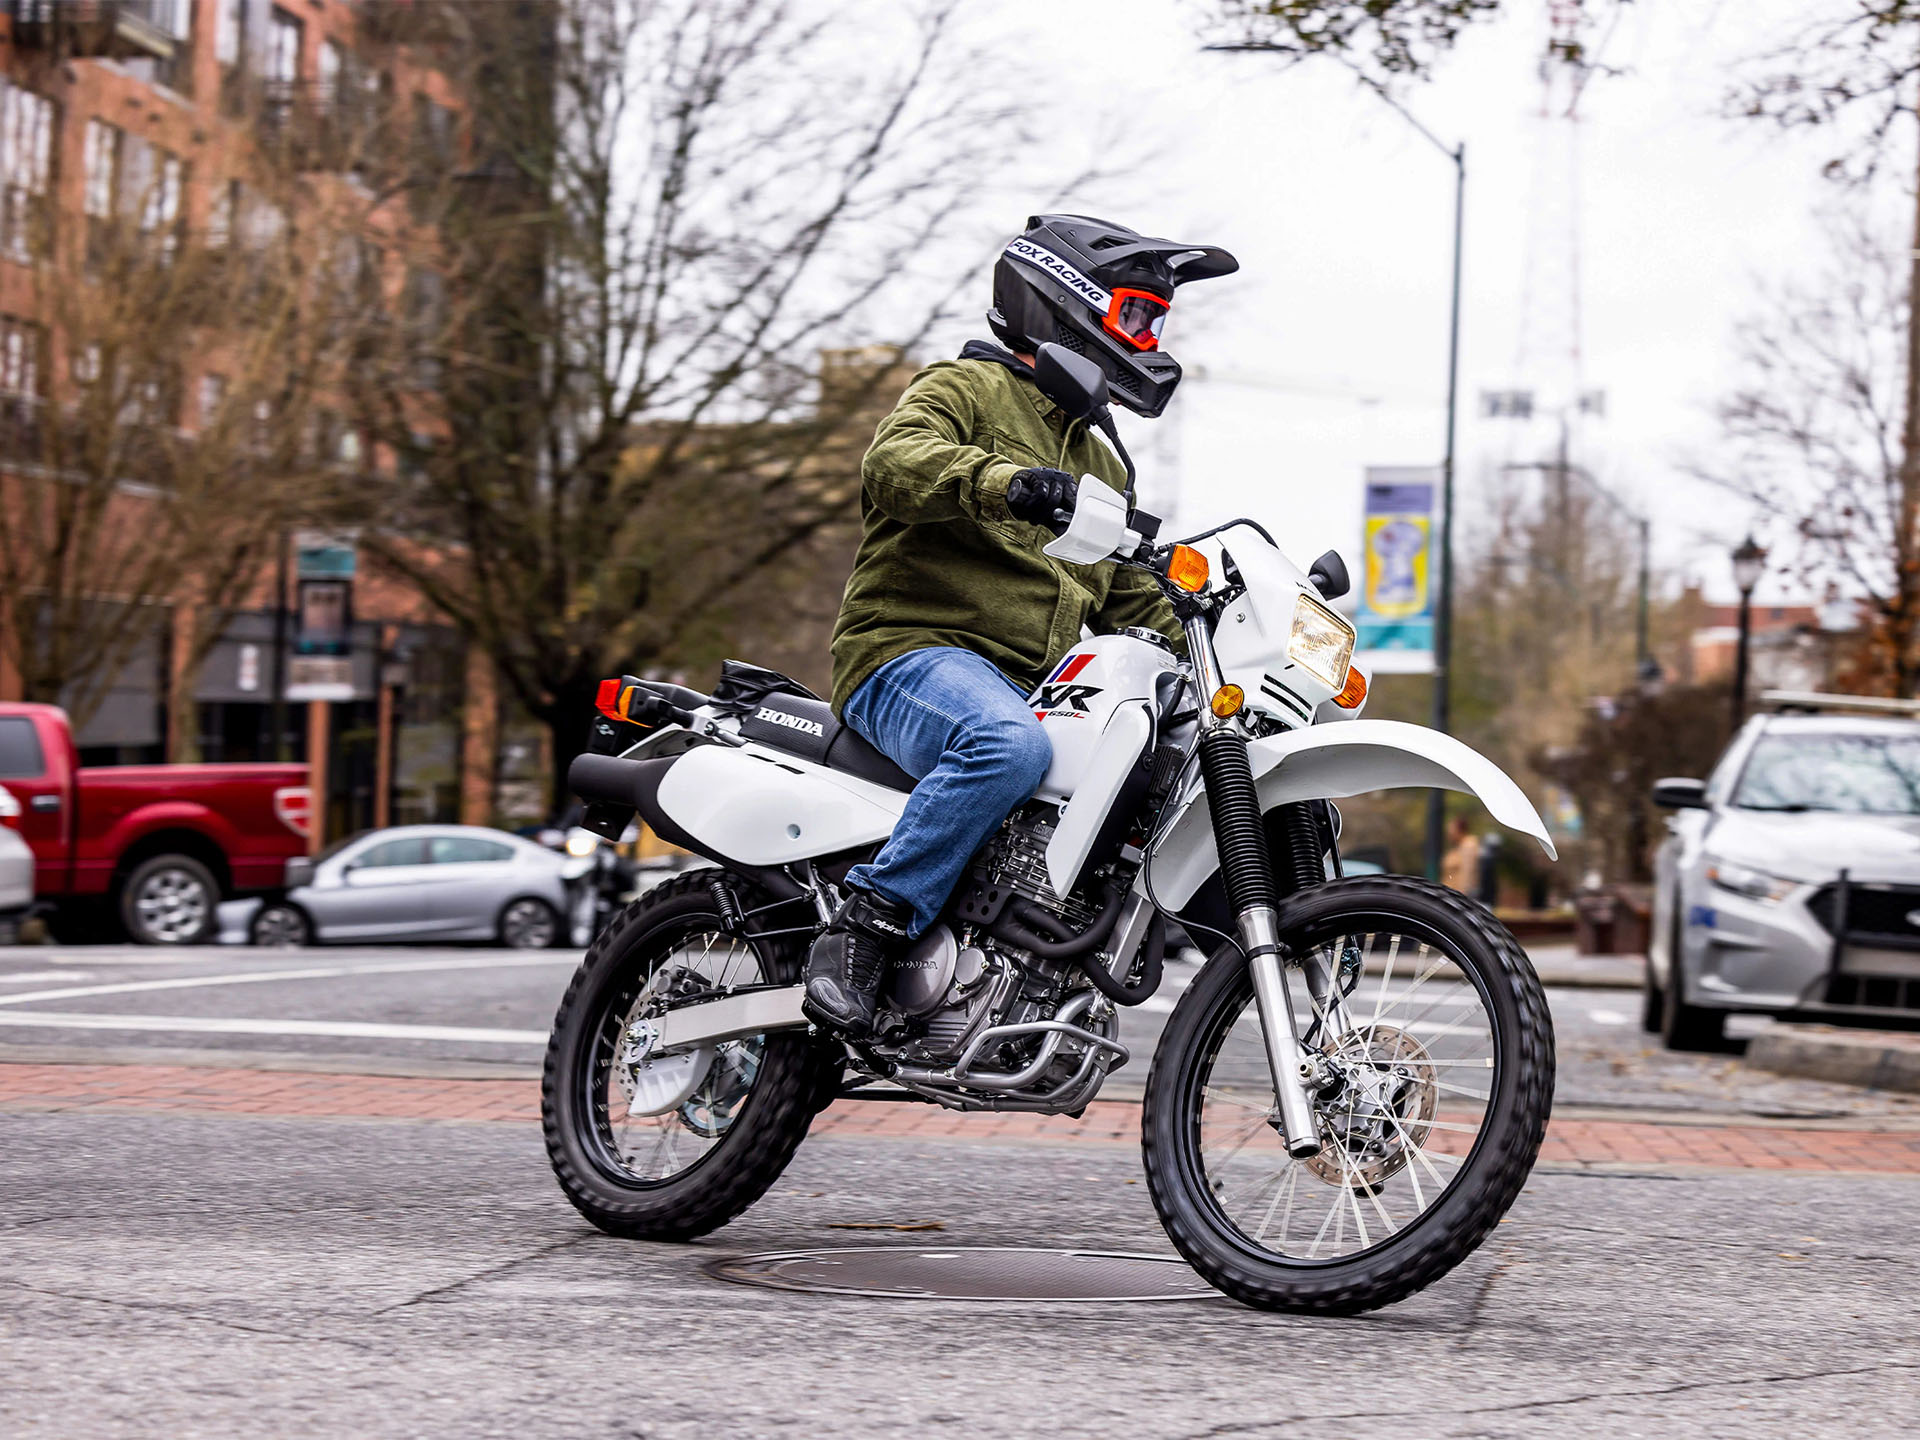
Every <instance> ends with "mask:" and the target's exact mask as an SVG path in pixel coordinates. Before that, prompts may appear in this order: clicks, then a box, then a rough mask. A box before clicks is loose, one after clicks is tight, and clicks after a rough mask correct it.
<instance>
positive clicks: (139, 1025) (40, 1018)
mask: <svg viewBox="0 0 1920 1440" xmlns="http://www.w3.org/2000/svg"><path fill="white" fill-rule="evenodd" d="M6 1025H18V1026H22V1027H25V1028H28V1029H34V1028H41V1027H44V1028H46V1029H49V1030H162V1031H166V1030H173V1031H187V1032H194V1033H198V1034H206V1035H324V1036H331V1037H334V1038H340V1039H350V1040H452V1041H469V1042H475V1043H479V1044H483V1045H544V1044H546V1043H547V1032H546V1031H544V1030H484V1029H479V1028H477V1027H473V1026H466V1025H382V1024H374V1023H370V1022H365V1021H359V1020H243V1019H231V1018H228V1017H226V1016H217V1015H82V1014H74V1013H71V1012H68V1011H61V1010H27V1011H21V1012H18V1013H15V1014H5V1015H0V1026H6Z"/></svg>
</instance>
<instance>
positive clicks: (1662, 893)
mask: <svg viewBox="0 0 1920 1440" xmlns="http://www.w3.org/2000/svg"><path fill="white" fill-rule="evenodd" d="M1654 801H1655V803H1656V804H1660V805H1664V806H1666V807H1667V808H1669V809H1671V810H1673V811H1674V814H1673V817H1672V818H1671V819H1670V820H1669V821H1668V822H1667V826H1668V830H1669V834H1668V837H1667V839H1666V841H1665V843H1663V844H1662V845H1661V847H1660V851H1659V854H1658V856H1657V857H1656V860H1655V864H1654V880H1655V884H1654V903H1653V933H1652V941H1651V943H1650V944H1649V946H1648V955H1647V992H1646V1016H1645V1018H1646V1027H1647V1029H1649V1030H1657V1031H1660V1032H1661V1033H1662V1034H1663V1035H1664V1037H1665V1039H1666V1042H1667V1045H1668V1047H1669V1048H1671V1049H1676V1050H1697V1049H1712V1048H1715V1047H1716V1046H1717V1045H1718V1044H1719V1043H1720V1041H1721V1040H1722V1038H1723V1035H1724V1027H1725V1023H1726V1018H1727V1016H1728V1015H1730V1014H1736V1013H1742V1012H1745V1013H1749V1014H1765V1015H1775V1016H1787V1015H1795V1016H1803V1017H1812V1016H1818V1017H1821V1018H1827V1019H1839V1018H1842V1017H1862V1018H1865V1017H1872V1018H1874V1019H1875V1020H1877V1021H1879V1022H1881V1023H1885V1022H1887V1021H1891V1020H1896V1019H1897V1020H1905V1021H1912V1020H1915V1019H1920V724H1916V723H1914V722H1913V721H1910V720H1892V719H1878V718H1874V719H1864V718H1857V717H1847V716H1840V715H1767V716H1756V717H1755V718H1754V719H1752V720H1750V721H1748V722H1747V725H1746V726H1745V728H1743V729H1742V730H1741V732H1740V733H1739V735H1737V736H1735V737H1734V740H1733V743H1732V744H1731V745H1729V746H1728V747H1727V751H1726V753H1725V754H1724V755H1723V756H1721V758H1720V763H1719V764H1718V765H1716V766H1715V767H1714V771H1713V774H1712V776H1711V777H1710V778H1708V779H1707V780H1705V781H1701V780H1662V781H1661V782H1660V783H1659V784H1658V785H1656V786H1655V787H1654Z"/></svg>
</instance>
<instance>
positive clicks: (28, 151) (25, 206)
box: [0, 80, 53, 262]
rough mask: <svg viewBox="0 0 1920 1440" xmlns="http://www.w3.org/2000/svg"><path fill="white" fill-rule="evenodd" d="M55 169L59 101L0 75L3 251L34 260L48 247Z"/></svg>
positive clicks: (0, 243)
mask: <svg viewBox="0 0 1920 1440" xmlns="http://www.w3.org/2000/svg"><path fill="white" fill-rule="evenodd" d="M52 173H53V102H52V101H51V100H49V99H47V97H46V96H44V95H36V94H34V93H33V92H32V91H31V90H23V89H21V88H20V87H19V86H18V85H15V84H13V83H12V82H11V81H8V80H0V254H3V255H5V256H6V257H7V259H9V260H19V261H23V262H24V261H31V260H32V259H33V258H34V255H35V253H36V252H37V251H40V250H42V249H44V248H45V245H46V242H47V227H48V220H49V218H50V217H49V212H48V207H47V191H48V188H49V185H48V181H49V179H50V178H51V176H52Z"/></svg>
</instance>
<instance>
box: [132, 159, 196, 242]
mask: <svg viewBox="0 0 1920 1440" xmlns="http://www.w3.org/2000/svg"><path fill="white" fill-rule="evenodd" d="M152 169H153V175H152V178H151V179H149V180H148V182H147V186H146V194H145V195H144V196H143V197H142V198H141V203H140V234H141V237H142V238H143V239H144V240H146V241H147V242H148V244H149V246H150V247H151V249H152V253H153V254H155V255H157V256H158V257H159V258H160V259H161V260H162V261H170V260H172V259H173V256H174V252H175V251H177V250H178V249H179V248H180V192H181V191H182V190H183V189H184V188H185V185H186V167H185V166H183V165H182V164H181V163H180V157H179V156H178V155H170V154H168V153H167V152H166V151H165V150H155V151H154V152H153V153H152Z"/></svg>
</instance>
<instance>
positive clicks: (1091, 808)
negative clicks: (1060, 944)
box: [1047, 700, 1153, 895]
mask: <svg viewBox="0 0 1920 1440" xmlns="http://www.w3.org/2000/svg"><path fill="white" fill-rule="evenodd" d="M1152 738H1153V717H1152V716H1151V715H1150V714H1149V713H1148V709H1147V704H1146V702H1145V701H1144V700H1133V701H1129V702H1128V703H1127V704H1125V705H1122V706H1121V707H1120V708H1119V709H1117V710H1115V711H1114V712H1113V718H1112V719H1110V720H1108V721H1107V728H1106V732H1105V733H1104V734H1102V735H1101V737H1100V748H1099V749H1098V750H1096V751H1094V754H1093V759H1092V760H1091V761H1090V762H1088V765H1087V768H1086V771H1085V772H1084V773H1083V774H1082V775H1081V777H1080V788H1079V789H1077V790H1075V791H1074V792H1073V798H1072V799H1071V800H1069V801H1068V802H1067V806H1066V809H1065V810H1063V811H1061V812H1060V823H1059V825H1057V826H1056V827H1054V832H1053V839H1052V840H1050V841H1048V842H1047V878H1048V879H1049V880H1050V881H1052V883H1053V893H1054V894H1056V895H1065V894H1066V893H1067V892H1068V891H1069V890H1071V889H1072V888H1073V882H1074V881H1075V880H1076V879H1078V878H1079V876H1080V867H1081V866H1082V865H1083V864H1085V863H1086V859H1087V851H1088V850H1090V849H1092V848H1093V837H1094V836H1095V835H1097V834H1099V833H1100V826H1101V824H1102V823H1103V822H1104V821H1105V820H1106V818H1107V812H1108V811H1109V810H1111V809H1112V808H1113V802H1114V797H1116V796H1117V795H1119V793H1120V787H1121V786H1122V785H1124V784H1125V783H1126V779H1127V776H1128V775H1129V774H1130V773H1131V772H1132V770H1133V767H1134V766H1135V765H1137V764H1139V763H1140V752H1141V751H1142V750H1144V749H1146V747H1147V742H1148V741H1149V740H1151V739H1152Z"/></svg>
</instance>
